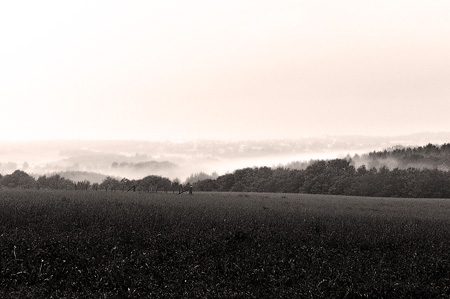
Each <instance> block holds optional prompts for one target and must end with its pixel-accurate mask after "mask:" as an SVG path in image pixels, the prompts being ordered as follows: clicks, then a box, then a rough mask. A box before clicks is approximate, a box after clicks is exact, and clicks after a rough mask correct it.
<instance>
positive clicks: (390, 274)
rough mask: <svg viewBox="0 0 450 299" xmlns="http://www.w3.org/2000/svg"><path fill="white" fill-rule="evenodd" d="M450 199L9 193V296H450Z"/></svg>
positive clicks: (0, 227)
mask: <svg viewBox="0 0 450 299" xmlns="http://www.w3.org/2000/svg"><path fill="white" fill-rule="evenodd" d="M449 213H450V201H448V200H443V199H392V198H391V199H382V198H362V197H359V198H358V197H342V196H322V195H303V194H284V195H283V194H254V193H252V194H249V193H197V194H194V195H193V196H189V195H185V194H181V195H178V194H171V193H168V194H166V193H144V192H142V193H140V192H136V193H131V192H130V193H126V192H100V191H99V192H95V191H45V190H11V191H7V190H2V191H1V193H0V296H1V297H2V298H27V297H28V298H36V297H45V298H50V297H54V298H60V297H94V298H104V297H121V298H124V297H125V298H126V297H130V298H142V297H153V298H180V297H185V298H199V297H200V298H344V297H345V298H377V297H378V298H381V297H382V298H386V297H390V298H411V297H418V298H447V297H449V296H450V281H449V279H450V263H449V261H450V217H449Z"/></svg>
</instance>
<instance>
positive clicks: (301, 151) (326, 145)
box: [0, 133, 450, 183]
mask: <svg viewBox="0 0 450 299" xmlns="http://www.w3.org/2000/svg"><path fill="white" fill-rule="evenodd" d="M449 140H450V133H422V134H415V135H408V136H396V137H363V136H348V137H323V138H302V139H297V140H263V141H183V142H173V141H163V142H150V141H46V142H44V141H33V142H2V143H0V173H2V174H8V173H11V172H13V171H14V170H16V169H21V170H24V171H26V172H27V173H30V174H32V175H35V176H37V175H44V174H53V173H58V174H60V175H61V176H63V177H66V178H68V179H71V180H74V181H81V180H89V181H91V182H92V183H95V182H97V183H99V182H101V181H102V180H103V179H104V178H105V177H106V176H114V177H120V178H121V177H126V178H129V179H140V178H143V177H145V176H148V175H160V176H163V177H167V178H169V179H175V178H178V179H180V180H181V181H184V180H185V179H186V178H188V177H189V176H191V175H192V174H195V173H207V174H214V175H222V174H225V173H228V172H233V171H234V170H236V169H241V168H245V167H255V166H256V167H261V166H268V167H277V166H282V167H288V168H298V169H299V168H305V167H306V166H307V163H306V162H307V161H309V160H318V159H324V160H325V159H333V158H344V157H346V156H348V155H350V156H352V157H354V158H353V161H354V163H355V167H358V166H360V165H362V164H365V165H366V166H367V167H368V168H371V167H382V166H385V167H388V168H395V167H400V168H402V167H403V168H407V167H418V168H440V169H442V167H446V166H445V165H444V166H443V165H433V163H432V159H431V158H430V159H428V162H429V163H428V164H427V163H425V164H424V162H423V161H421V162H420V163H419V162H418V163H416V164H411V163H410V164H411V165H410V164H407V163H406V164H405V161H400V160H398V159H397V158H396V157H395V155H394V156H393V155H390V156H389V157H375V156H370V155H366V154H368V153H369V152H372V151H379V150H383V149H387V148H393V147H394V148H398V149H401V148H402V146H403V147H407V146H418V145H425V144H428V143H433V144H442V143H445V142H448V141H449ZM400 145H401V146H400ZM354 155H356V156H354Z"/></svg>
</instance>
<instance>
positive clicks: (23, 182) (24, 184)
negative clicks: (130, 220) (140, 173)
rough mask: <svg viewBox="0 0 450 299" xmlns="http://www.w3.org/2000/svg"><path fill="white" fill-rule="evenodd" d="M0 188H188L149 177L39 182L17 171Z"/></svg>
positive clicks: (1, 178) (42, 179)
mask: <svg viewBox="0 0 450 299" xmlns="http://www.w3.org/2000/svg"><path fill="white" fill-rule="evenodd" d="M0 186H1V187H3V188H20V189H49V190H95V191H100V190H104V191H145V192H158V191H166V192H168V191H173V192H175V191H177V192H181V191H185V190H187V188H188V186H183V185H182V184H180V183H179V181H178V180H174V181H173V182H172V181H171V180H169V179H168V178H164V177H161V176H156V175H149V176H146V177H145V178H142V179H140V180H128V179H126V178H123V179H121V180H119V179H117V178H113V177H109V176H108V177H106V178H105V179H104V180H103V182H101V183H100V184H98V183H94V184H91V183H90V182H89V181H88V180H83V181H78V182H74V181H72V180H69V179H66V178H64V177H62V176H60V175H59V174H54V175H50V176H46V175H44V176H40V177H39V178H38V179H37V180H36V179H35V178H33V177H32V176H30V175H29V174H27V173H26V172H24V171H22V170H16V171H14V172H13V173H11V174H8V175H5V176H2V175H0Z"/></svg>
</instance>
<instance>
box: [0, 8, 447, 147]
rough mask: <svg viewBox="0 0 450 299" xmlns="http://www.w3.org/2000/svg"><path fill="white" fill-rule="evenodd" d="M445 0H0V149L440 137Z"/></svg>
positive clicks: (443, 117) (444, 85)
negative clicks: (65, 142)
mask: <svg viewBox="0 0 450 299" xmlns="http://www.w3.org/2000/svg"><path fill="white" fill-rule="evenodd" d="M449 15H450V2H449V1H437V0H436V1H127V2H125V1H3V2H2V3H1V4H0V43H1V47H0V101H1V107H0V109H1V111H2V117H0V125H1V127H2V130H1V131H0V139H1V140H53V139H93V140H97V139H101V140H105V139H112V140H130V139H139V140H179V139H183V140H185V139H187V140H195V139H223V140H238V139H271V138H300V137H304V136H322V135H351V134H362V135H394V134H397V135H398V134H409V133H414V132H423V131H450V122H449V121H448V119H447V113H448V111H449V110H450V100H449V99H450V55H448V53H450V21H449V18H448V16H449Z"/></svg>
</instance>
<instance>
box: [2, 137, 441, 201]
mask: <svg viewBox="0 0 450 299" xmlns="http://www.w3.org/2000/svg"><path fill="white" fill-rule="evenodd" d="M365 156H366V157H369V158H370V159H371V160H370V161H372V164H373V163H375V162H374V161H377V159H386V158H395V159H396V160H398V161H404V162H401V163H404V165H408V164H407V161H414V162H415V163H416V164H417V165H431V166H430V168H424V167H421V168H412V167H409V168H406V169H401V168H399V167H395V168H392V169H390V168H388V167H386V166H385V165H383V166H381V167H379V168H377V167H374V166H372V167H370V168H369V167H367V166H366V165H365V164H363V165H361V166H358V167H356V166H355V165H357V163H355V161H356V160H358V159H359V160H358V161H361V160H360V159H361V157H359V156H356V157H354V158H353V159H352V158H350V157H347V158H346V159H334V160H326V161H324V160H318V161H310V162H308V163H307V166H306V168H305V169H289V168H287V167H278V168H269V167H259V168H258V167H254V168H244V169H239V170H236V171H234V172H233V173H229V174H225V175H222V176H218V177H217V178H210V177H211V176H208V175H203V174H196V175H192V176H191V177H190V178H191V179H192V180H193V181H195V180H198V179H201V178H206V179H203V180H198V181H197V182H189V180H187V182H186V184H185V186H183V185H182V184H180V182H179V180H178V179H175V180H173V181H171V180H170V179H168V178H164V177H161V176H156V175H150V176H147V177H144V178H143V179H140V180H128V179H126V178H123V179H120V180H119V179H118V178H114V177H106V178H105V179H104V180H103V182H101V183H100V184H98V183H94V184H91V183H90V182H89V181H87V180H84V181H81V182H74V181H72V180H69V179H66V178H63V177H61V176H60V175H58V174H55V175H51V176H48V177H47V176H45V175H44V176H41V177H39V178H38V179H37V180H35V179H34V178H33V177H32V176H30V175H28V174H27V173H25V172H24V171H22V170H16V171H15V172H13V173H12V174H9V175H5V176H1V175H0V185H1V186H2V187H5V188H38V189H69V190H88V189H90V190H96V191H99V190H103V191H124V192H125V191H143V192H158V191H166V192H168V191H172V192H178V193H182V192H183V191H186V190H188V189H189V186H190V184H191V183H193V188H194V191H226V192H230V191H231V192H278V193H298V192H300V193H311V194H335V195H354V196H381V197H439V198H450V171H448V170H443V169H444V168H445V167H446V166H447V165H450V164H448V163H449V160H448V158H449V157H450V144H444V145H442V146H440V147H439V146H435V145H431V144H429V145H427V146H425V147H418V148H395V149H391V150H389V151H387V150H386V151H382V152H373V153H370V154H368V155H365ZM363 157H364V156H363ZM372 164H370V165H372ZM194 179H195V180H194Z"/></svg>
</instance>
